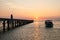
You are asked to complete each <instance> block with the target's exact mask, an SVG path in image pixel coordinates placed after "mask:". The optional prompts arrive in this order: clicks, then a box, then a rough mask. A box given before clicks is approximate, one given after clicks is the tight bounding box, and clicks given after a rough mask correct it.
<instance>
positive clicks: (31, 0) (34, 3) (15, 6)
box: [0, 0, 60, 19]
mask: <svg viewBox="0 0 60 40" xmlns="http://www.w3.org/2000/svg"><path fill="white" fill-rule="evenodd" d="M10 14H13V15H14V18H20V19H21V18H23V19H34V18H35V17H38V19H44V18H48V17H53V18H59V17H60V0H0V17H6V18H9V17H10Z"/></svg>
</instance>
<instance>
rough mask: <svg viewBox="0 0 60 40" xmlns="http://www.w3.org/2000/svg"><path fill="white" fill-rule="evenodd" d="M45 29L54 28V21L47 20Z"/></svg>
mask: <svg viewBox="0 0 60 40" xmlns="http://www.w3.org/2000/svg"><path fill="white" fill-rule="evenodd" d="M45 27H46V28H52V27H53V22H52V20H45Z"/></svg>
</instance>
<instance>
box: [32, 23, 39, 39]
mask: <svg viewBox="0 0 60 40" xmlns="http://www.w3.org/2000/svg"><path fill="white" fill-rule="evenodd" d="M33 34H34V35H33V37H34V40H40V32H39V23H38V22H34V32H33Z"/></svg>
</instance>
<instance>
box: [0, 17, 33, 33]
mask: <svg viewBox="0 0 60 40" xmlns="http://www.w3.org/2000/svg"><path fill="white" fill-rule="evenodd" d="M1 21H2V25H3V32H5V31H6V28H5V27H6V24H7V30H10V29H11V28H12V29H13V28H16V27H19V26H22V25H25V24H28V23H32V22H33V20H23V19H13V17H12V16H11V18H0V22H1ZM10 26H11V28H10Z"/></svg>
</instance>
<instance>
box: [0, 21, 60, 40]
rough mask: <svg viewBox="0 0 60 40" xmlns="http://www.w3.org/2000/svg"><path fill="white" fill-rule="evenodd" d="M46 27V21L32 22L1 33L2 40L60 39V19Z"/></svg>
mask: <svg viewBox="0 0 60 40" xmlns="http://www.w3.org/2000/svg"><path fill="white" fill-rule="evenodd" d="M53 23H54V27H53V28H45V25H44V21H40V22H34V23H30V24H27V25H24V26H21V27H18V28H16V29H14V30H10V31H7V32H5V33H2V34H0V40H60V21H53Z"/></svg>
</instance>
